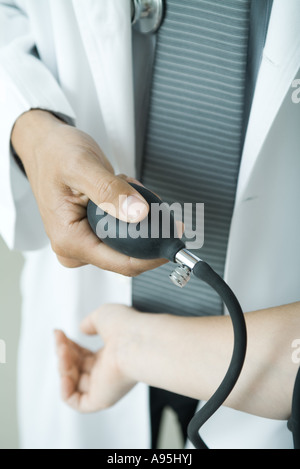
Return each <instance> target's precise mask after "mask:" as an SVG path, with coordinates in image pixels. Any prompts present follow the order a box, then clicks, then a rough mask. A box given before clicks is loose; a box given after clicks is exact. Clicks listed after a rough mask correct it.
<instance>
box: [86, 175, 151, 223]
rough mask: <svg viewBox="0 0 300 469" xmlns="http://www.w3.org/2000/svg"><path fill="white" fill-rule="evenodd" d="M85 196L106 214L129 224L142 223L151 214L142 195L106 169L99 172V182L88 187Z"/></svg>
mask: <svg viewBox="0 0 300 469" xmlns="http://www.w3.org/2000/svg"><path fill="white" fill-rule="evenodd" d="M93 179H95V176H94V177H93ZM85 194H86V195H87V196H88V197H89V199H90V200H91V201H92V202H94V204H96V205H97V206H98V207H100V208H101V209H102V210H104V211H105V212H106V213H108V214H109V215H112V216H113V217H115V218H119V219H120V220H122V221H126V222H128V223H138V222H140V221H142V220H143V219H144V218H146V216H147V215H148V212H149V205H148V203H147V202H146V201H145V199H144V198H143V197H142V196H141V194H139V192H137V191H136V190H135V189H134V188H133V187H132V186H130V185H129V184H128V182H126V181H125V180H124V179H122V178H121V177H118V176H115V175H114V174H112V173H110V172H109V171H107V170H106V169H101V171H99V175H98V178H97V181H96V182H95V183H94V184H90V185H89V186H88V187H87V189H86V191H85Z"/></svg>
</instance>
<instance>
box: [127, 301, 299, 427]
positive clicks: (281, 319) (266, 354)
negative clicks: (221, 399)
mask: <svg viewBox="0 0 300 469" xmlns="http://www.w3.org/2000/svg"><path fill="white" fill-rule="evenodd" d="M245 317H246V323H247V330H248V350H247V356H246V360H245V365H244V368H243V371H242V373H241V376H240V379H239V381H238V383H237V385H236V387H235V388H234V390H233V392H232V393H231V395H230V396H229V398H228V399H227V401H226V402H225V405H227V406H229V407H232V408H235V409H238V410H242V411H245V412H248V413H253V414H256V415H260V416H262V417H268V418H275V419H287V418H288V417H289V415H290V411H291V401H292V394H293V386H294V382H295V377H296V374H297V370H298V366H299V365H297V364H296V363H293V360H292V353H293V349H292V343H293V341H294V340H295V339H297V338H300V303H294V304H291V305H286V306H282V307H278V308H270V309H266V310H261V311H256V312H253V313H248V314H246V315H245ZM232 347H233V332H232V325H231V319H230V317H228V316H221V317H200V318H194V317H193V318H187V317H177V316H170V315H154V314H144V313H142V314H138V315H137V316H136V318H135V321H133V323H132V326H131V334H130V340H126V342H125V343H123V346H122V347H121V348H120V363H121V365H120V366H121V367H122V368H123V370H124V371H125V373H126V374H128V375H129V376H131V378H132V379H134V380H136V381H141V382H145V383H147V384H149V385H151V386H156V387H160V388H163V389H167V390H170V391H173V392H176V393H179V394H183V395H187V396H190V397H193V398H196V399H199V400H208V399H209V398H210V397H211V395H212V394H213V393H214V391H215V390H216V389H217V387H218V386H219V384H220V383H221V381H222V379H223V377H224V376H225V374H226V371H227V369H228V366H229V363H230V359H231V355H232Z"/></svg>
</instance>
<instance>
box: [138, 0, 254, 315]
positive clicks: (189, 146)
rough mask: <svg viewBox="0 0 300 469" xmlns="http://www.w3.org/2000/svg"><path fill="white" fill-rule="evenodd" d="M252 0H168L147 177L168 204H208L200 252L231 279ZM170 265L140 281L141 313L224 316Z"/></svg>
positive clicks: (210, 295) (210, 296) (212, 298)
mask: <svg viewBox="0 0 300 469" xmlns="http://www.w3.org/2000/svg"><path fill="white" fill-rule="evenodd" d="M249 17H250V0H226V1H224V0H214V1H209V0H184V1H182V0H168V1H167V11H166V17H165V20H164V23H163V26H162V28H161V29H160V31H159V33H158V37H157V50H156V59H155V64H154V73H153V82H152V90H151V101H150V109H149V118H148V126H147V134H146V141H145V151H144V158H143V168H142V181H143V183H144V184H145V185H146V186H147V187H148V188H149V189H152V190H153V191H154V192H156V193H157V194H159V195H160V196H161V198H162V199H163V200H165V201H166V202H168V203H173V202H175V201H176V202H180V203H185V202H186V203H196V202H202V203H204V204H205V240H204V245H203V247H202V248H201V249H200V250H199V251H197V252H196V253H197V254H198V255H199V257H201V258H202V259H204V260H206V261H207V262H208V263H210V264H211V265H212V267H213V268H214V269H215V270H216V271H217V272H218V273H219V274H220V275H223V272H224V263H225V257H226V249H227V242H228V233H229V228H230V221H231V217H232V210H233V205H234V200H235V192H236V183H237V176H238V171H239V164H240V157H241V149H242V145H243V124H244V121H243V117H244V105H245V83H246V64H247V50H248V35H249ZM171 270H172V266H171V265H170V264H169V265H167V266H163V267H161V268H159V269H156V270H155V271H152V272H147V273H145V274H143V275H141V276H139V277H138V278H135V279H134V280H133V304H134V306H136V307H137V308H138V309H140V310H141V311H152V312H168V313H173V314H180V315H182V314H185V315H201V314H220V313H221V311H222V304H221V302H220V299H219V298H218V296H217V295H216V294H215V293H214V292H213V291H212V290H211V289H210V288H209V287H207V286H206V285H204V284H201V286H200V284H199V282H198V281H197V280H195V279H192V280H191V281H190V283H189V284H188V286H186V287H185V289H183V290H181V289H178V288H176V287H175V286H174V285H173V284H171V282H170V281H169V279H168V275H169V273H170V272H171Z"/></svg>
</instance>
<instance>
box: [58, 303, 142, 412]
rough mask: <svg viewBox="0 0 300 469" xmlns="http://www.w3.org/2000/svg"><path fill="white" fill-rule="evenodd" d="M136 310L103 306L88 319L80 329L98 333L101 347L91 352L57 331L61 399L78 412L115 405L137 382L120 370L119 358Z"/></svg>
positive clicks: (125, 307)
mask: <svg viewBox="0 0 300 469" xmlns="http://www.w3.org/2000/svg"><path fill="white" fill-rule="evenodd" d="M138 314H139V313H137V312H136V311H135V310H133V309H132V308H128V307H127V306H123V305H105V306H102V307H101V308H99V309H98V310H97V311H96V312H95V313H93V314H91V315H90V316H88V317H87V318H86V319H85V320H84V321H83V322H82V324H81V330H82V332H83V333H85V334H88V335H94V334H100V335H101V337H102V339H103V341H104V346H103V348H102V349H100V350H99V351H98V352H96V353H93V352H91V351H89V350H87V349H85V348H82V347H80V346H79V345H78V344H76V343H74V342H73V341H71V340H70V339H68V338H67V337H66V336H65V334H64V333H63V332H61V331H56V332H55V336H56V346H57V354H58V357H59V371H60V377H61V394H62V399H63V400H64V401H65V402H66V404H68V405H69V406H70V407H72V408H73V409H75V410H77V411H79V412H81V413H89V412H96V411H99V410H103V409H106V408H108V407H110V406H112V405H113V404H115V403H116V402H117V401H118V400H119V399H121V398H122V397H123V396H124V395H125V394H127V392H128V391H130V390H131V389H132V388H133V387H134V385H135V384H136V381H135V380H134V379H132V378H130V377H129V376H127V375H126V374H125V373H124V371H123V370H122V369H121V365H120V360H119V357H120V355H121V354H122V350H123V347H126V341H127V338H128V337H129V335H128V331H129V330H130V328H131V324H133V323H134V318H135V316H136V315H138Z"/></svg>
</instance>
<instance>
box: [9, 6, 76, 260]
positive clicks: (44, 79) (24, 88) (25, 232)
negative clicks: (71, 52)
mask: <svg viewBox="0 0 300 469" xmlns="http://www.w3.org/2000/svg"><path fill="white" fill-rule="evenodd" d="M37 108H38V109H44V110H48V111H51V112H53V113H54V114H57V115H59V116H60V117H61V118H63V119H65V120H66V121H67V122H68V123H70V124H74V123H75V114H74V112H73V110H72V108H71V106H70V104H69V102H68V100H67V99H66V97H65V95H64V94H63V92H62V90H61V88H60V86H59V83H58V82H57V81H56V79H55V78H54V77H53V75H52V74H51V72H50V71H49V70H48V69H47V67H46V66H45V65H44V64H43V63H42V62H41V61H40V60H39V58H38V56H37V53H36V48H35V42H34V37H33V35H32V33H31V31H30V24H29V20H28V18H27V17H26V15H25V14H24V12H22V11H21V10H20V9H19V8H18V7H17V6H16V5H15V3H14V2H13V1H8V0H5V1H0V129H1V130H0V214H1V216H0V235H2V237H3V239H4V241H5V242H6V244H7V245H8V247H9V248H10V249H17V250H21V251H32V250H36V249H40V248H42V247H44V246H46V244H47V243H48V242H49V241H48V238H47V236H46V233H45V231H44V228H43V223H42V220H41V217H40V215H39V211H38V208H37V204H36V201H35V199H34V196H33V194H32V191H31V188H30V185H29V182H28V180H27V179H26V177H25V175H24V174H23V173H22V171H21V170H20V168H19V166H18V165H17V163H16V161H15V158H14V156H13V152H12V148H11V143H10V137H11V132H12V129H13V126H14V123H15V122H16V120H17V118H18V117H19V116H20V115H21V114H23V113H24V112H26V111H28V110H30V109H37Z"/></svg>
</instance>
